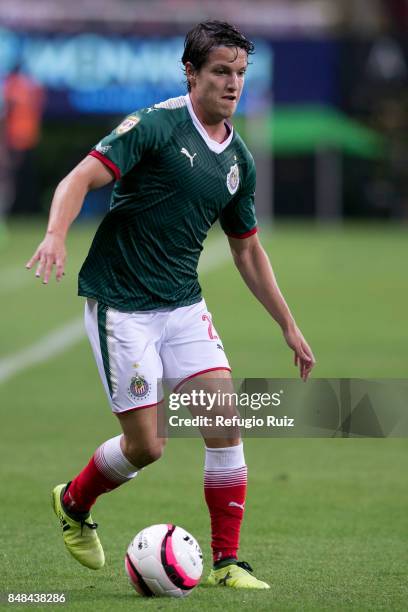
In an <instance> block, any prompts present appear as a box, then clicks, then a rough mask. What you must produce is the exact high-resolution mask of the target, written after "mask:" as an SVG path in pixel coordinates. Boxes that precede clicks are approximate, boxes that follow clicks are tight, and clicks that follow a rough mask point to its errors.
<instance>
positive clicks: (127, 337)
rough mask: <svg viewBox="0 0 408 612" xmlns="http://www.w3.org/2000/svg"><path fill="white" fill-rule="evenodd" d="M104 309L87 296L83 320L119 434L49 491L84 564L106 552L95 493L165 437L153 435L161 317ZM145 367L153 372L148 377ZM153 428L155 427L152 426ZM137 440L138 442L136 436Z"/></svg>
mask: <svg viewBox="0 0 408 612" xmlns="http://www.w3.org/2000/svg"><path fill="white" fill-rule="evenodd" d="M132 315H133V313H121V312H118V311H114V310H112V309H107V308H105V307H103V306H98V304H97V303H96V302H94V301H92V300H89V301H88V302H87V305H86V310H85V326H86V330H87V333H88V336H89V339H90V342H91V345H92V349H93V352H94V355H95V358H96V362H97V365H98V369H99V372H100V375H101V378H102V382H103V384H104V387H105V390H106V392H107V394H108V397H109V400H110V403H111V407H112V410H113V412H114V413H115V414H116V415H117V416H118V417H119V419H120V422H121V425H122V428H123V431H124V433H123V435H122V434H121V435H117V436H114V437H113V438H111V439H109V440H107V441H106V442H104V443H103V444H101V445H100V446H99V447H98V448H97V450H96V451H95V453H94V454H93V455H92V457H91V458H90V460H89V462H88V464H87V465H86V466H85V467H84V468H83V469H82V470H81V472H80V473H79V474H78V475H77V476H76V477H75V478H74V479H73V480H72V481H71V482H69V483H68V485H65V484H63V485H58V486H57V487H55V489H54V491H53V506H54V510H55V512H56V514H57V515H58V517H59V519H60V522H61V524H62V527H63V536H64V541H65V544H66V547H67V548H68V550H69V551H70V553H71V554H72V555H73V556H74V557H75V558H76V559H77V560H78V561H79V562H80V563H82V564H83V565H86V566H87V567H90V568H92V569H98V568H99V567H102V566H103V564H104V555H103V550H102V547H101V544H100V542H99V539H98V536H97V533H96V526H95V524H94V523H93V521H92V518H91V516H90V509H91V507H92V505H93V504H94V503H95V501H96V499H97V497H98V496H99V495H101V494H103V493H107V492H109V491H112V490H114V489H116V488H117V487H119V486H120V485H122V484H124V483H125V482H128V481H129V480H132V479H133V478H134V477H135V476H136V474H137V472H138V470H139V469H140V468H142V467H145V466H146V465H148V464H149V463H152V462H153V461H155V460H156V459H157V458H158V457H159V456H160V454H161V452H162V447H163V444H164V442H163V441H152V431H153V429H154V426H155V424H156V422H157V421H156V418H157V417H156V409H157V403H158V402H159V401H160V400H161V396H160V397H158V395H157V394H158V393H161V390H158V389H157V379H158V378H161V375H162V365H161V361H160V357H159V355H158V352H157V343H158V341H159V339H160V326H161V325H162V321H161V317H160V316H158V317H154V316H153V317H148V320H147V321H146V317H145V316H139V314H137V313H135V316H132ZM147 373H151V376H150V377H149V379H148V378H147V377H146V375H147ZM154 431H155V430H154ZM135 440H137V442H135Z"/></svg>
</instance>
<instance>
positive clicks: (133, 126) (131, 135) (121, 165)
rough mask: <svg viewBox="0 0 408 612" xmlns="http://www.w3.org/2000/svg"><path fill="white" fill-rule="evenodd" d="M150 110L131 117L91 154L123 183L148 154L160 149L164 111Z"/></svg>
mask: <svg viewBox="0 0 408 612" xmlns="http://www.w3.org/2000/svg"><path fill="white" fill-rule="evenodd" d="M149 110H150V109H147V110H142V111H138V112H135V113H132V114H131V115H128V116H127V117H126V118H125V119H124V120H123V121H122V123H120V124H119V125H118V127H117V128H115V129H114V130H113V131H112V132H111V133H110V134H109V135H108V136H105V138H102V140H101V141H100V142H98V144H97V145H96V146H95V147H94V148H93V149H92V150H91V151H90V153H89V155H92V156H93V157H96V158H97V159H99V160H100V161H101V162H102V163H104V164H105V166H107V167H108V168H109V169H110V170H111V171H112V172H113V174H114V176H115V179H116V180H119V179H120V178H121V177H122V176H124V175H125V174H127V173H128V172H129V171H130V170H131V169H132V168H133V167H134V166H135V165H136V164H137V163H138V162H139V161H140V160H141V159H142V157H143V155H145V154H147V153H152V152H154V151H156V150H158V149H159V148H160V145H161V141H162V139H163V130H162V126H161V123H160V120H159V117H158V115H159V113H160V111H153V112H148V111H149Z"/></svg>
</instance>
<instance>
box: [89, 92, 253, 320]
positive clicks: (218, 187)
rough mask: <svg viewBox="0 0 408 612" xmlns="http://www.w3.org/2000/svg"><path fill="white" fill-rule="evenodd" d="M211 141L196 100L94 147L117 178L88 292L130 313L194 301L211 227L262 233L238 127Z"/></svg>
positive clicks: (92, 256) (149, 115) (161, 108)
mask: <svg viewBox="0 0 408 612" xmlns="http://www.w3.org/2000/svg"><path fill="white" fill-rule="evenodd" d="M229 129H230V134H229V136H228V138H227V139H226V140H225V141H224V142H223V143H221V144H220V143H218V142H216V141H214V140H211V139H210V138H209V136H208V134H207V133H206V131H205V130H204V128H203V126H202V125H201V123H200V122H199V120H198V119H197V117H196V115H195V113H194V110H193V108H192V104H191V101H190V97H189V96H188V95H186V96H181V97H179V98H172V99H170V100H167V101H166V102H162V103H160V104H156V105H155V106H153V107H151V108H147V109H143V110H140V111H137V112H134V113H132V114H131V115H129V116H128V117H127V118H126V119H125V120H124V121H123V122H122V123H121V124H120V125H119V127H117V128H116V129H115V130H114V131H113V132H112V133H111V134H109V135H108V136H106V137H105V138H103V140H101V142H100V143H98V144H97V145H96V147H95V148H94V149H93V150H92V151H91V153H90V155H93V156H94V157H96V158H97V159H99V160H100V161H101V162H102V163H104V164H105V165H106V166H107V167H108V168H110V170H111V171H112V172H113V174H114V176H115V178H116V182H115V186H114V189H113V193H112V199H111V205H110V210H109V212H108V213H107V215H106V216H105V217H104V219H103V220H102V222H101V224H100V226H99V228H98V230H97V232H96V235H95V238H94V240H93V242H92V245H91V248H90V251H89V254H88V256H87V258H86V260H85V262H84V264H83V266H82V269H81V271H80V274H79V295H82V296H86V297H90V298H94V299H96V300H97V301H99V302H101V303H103V304H105V305H107V306H110V307H112V308H115V309H116V310H121V311H134V310H154V309H157V308H164V307H172V306H174V307H178V306H186V305H189V304H194V303H196V302H198V301H199V300H200V299H201V288H200V285H199V282H198V277H197V265H198V260H199V257H200V253H201V251H202V249H203V242H204V240H205V238H206V236H207V233H208V230H209V229H210V227H211V226H212V225H213V224H214V223H215V221H217V219H219V220H220V223H221V226H222V228H223V230H224V232H225V233H226V234H227V235H228V236H232V237H236V238H245V237H247V236H250V235H251V234H254V233H255V232H256V217H255V210H254V194H255V181H256V178H255V165H254V161H253V158H252V156H251V154H250V153H249V151H248V149H247V147H246V146H245V144H244V142H243V141H242V140H241V138H240V137H239V135H238V134H237V133H236V132H235V131H234V130H233V128H232V126H229Z"/></svg>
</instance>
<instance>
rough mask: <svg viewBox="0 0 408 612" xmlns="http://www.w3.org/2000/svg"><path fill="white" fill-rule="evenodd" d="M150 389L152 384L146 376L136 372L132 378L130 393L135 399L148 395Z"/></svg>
mask: <svg viewBox="0 0 408 612" xmlns="http://www.w3.org/2000/svg"><path fill="white" fill-rule="evenodd" d="M149 391H150V385H149V383H148V382H147V380H146V379H145V377H144V376H141V375H140V374H136V376H133V377H132V378H131V380H130V385H129V393H130V395H131V396H132V397H133V398H134V399H139V398H141V397H146V395H147V394H148V393H149Z"/></svg>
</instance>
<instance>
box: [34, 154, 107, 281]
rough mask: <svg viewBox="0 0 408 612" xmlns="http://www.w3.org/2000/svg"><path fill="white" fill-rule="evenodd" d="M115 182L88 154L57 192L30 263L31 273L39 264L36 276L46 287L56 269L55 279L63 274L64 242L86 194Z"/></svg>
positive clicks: (97, 161)
mask: <svg viewBox="0 0 408 612" xmlns="http://www.w3.org/2000/svg"><path fill="white" fill-rule="evenodd" d="M112 180H114V176H113V173H112V172H111V171H110V170H109V168H107V166H105V165H104V164H103V163H102V162H101V161H99V160H98V159H96V158H95V157H92V156H90V155H88V156H87V157H86V158H85V159H83V160H82V161H81V162H80V163H79V164H78V165H77V166H76V167H75V168H74V169H73V170H72V171H71V172H70V173H69V174H68V175H67V176H66V177H65V178H64V179H62V181H61V182H60V183H59V184H58V187H57V188H56V190H55V193H54V197H53V200H52V204H51V210H50V216H49V220H48V226H47V231H46V234H45V237H44V239H43V241H42V242H41V243H40V244H39V245H38V248H37V249H36V251H35V253H34V255H33V256H32V257H31V259H30V260H29V261H28V262H27V264H26V267H27V268H28V269H29V270H30V269H31V268H32V267H33V265H34V264H35V263H36V262H39V263H38V266H37V270H36V273H35V275H36V276H37V277H41V276H42V277H43V282H44V284H47V283H48V281H49V279H50V276H51V274H52V270H53V268H54V266H55V268H56V273H55V276H56V279H57V281H59V280H61V278H62V275H63V274H64V266H65V259H66V248H65V239H66V236H67V233H68V230H69V228H70V226H71V224H72V222H73V221H74V219H75V218H76V217H77V216H78V214H79V212H80V210H81V208H82V206H83V203H84V199H85V196H86V194H87V193H88V192H89V191H91V190H92V189H99V188H100V187H104V186H105V185H107V184H108V183H110V182H111V181H112Z"/></svg>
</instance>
